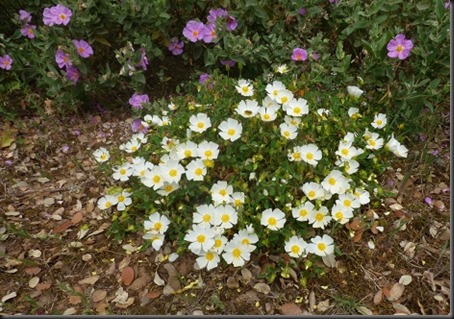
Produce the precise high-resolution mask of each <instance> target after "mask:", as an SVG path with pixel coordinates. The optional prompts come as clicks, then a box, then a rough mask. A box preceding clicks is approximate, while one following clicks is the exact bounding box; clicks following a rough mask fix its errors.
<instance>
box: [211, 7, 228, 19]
mask: <svg viewBox="0 0 454 319" xmlns="http://www.w3.org/2000/svg"><path fill="white" fill-rule="evenodd" d="M227 15H228V13H227V11H226V10H225V9H222V8H217V9H211V10H210V13H209V15H208V17H207V20H208V21H209V22H215V21H216V20H217V18H222V17H226V16H227Z"/></svg>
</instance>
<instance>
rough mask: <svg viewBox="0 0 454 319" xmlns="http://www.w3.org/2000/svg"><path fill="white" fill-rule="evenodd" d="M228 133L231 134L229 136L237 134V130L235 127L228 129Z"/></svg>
mask: <svg viewBox="0 0 454 319" xmlns="http://www.w3.org/2000/svg"><path fill="white" fill-rule="evenodd" d="M227 135H229V136H233V135H235V130H234V129H233V128H230V129H228V131H227Z"/></svg>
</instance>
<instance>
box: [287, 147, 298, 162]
mask: <svg viewBox="0 0 454 319" xmlns="http://www.w3.org/2000/svg"><path fill="white" fill-rule="evenodd" d="M287 157H288V160H289V161H291V162H301V161H302V153H301V146H295V147H294V148H293V150H292V151H291V152H289V153H288V154H287Z"/></svg>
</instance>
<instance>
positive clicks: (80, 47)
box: [73, 40, 93, 58]
mask: <svg viewBox="0 0 454 319" xmlns="http://www.w3.org/2000/svg"><path fill="white" fill-rule="evenodd" d="M73 43H74V45H75V46H76V50H77V53H79V55H80V56H81V57H83V58H88V57H89V56H90V55H92V54H93V49H92V47H91V46H90V45H89V44H88V42H86V41H84V40H73Z"/></svg>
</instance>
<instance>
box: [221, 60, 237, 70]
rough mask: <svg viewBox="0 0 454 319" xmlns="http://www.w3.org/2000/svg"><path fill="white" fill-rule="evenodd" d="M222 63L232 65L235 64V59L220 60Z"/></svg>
mask: <svg viewBox="0 0 454 319" xmlns="http://www.w3.org/2000/svg"><path fill="white" fill-rule="evenodd" d="M219 62H221V64H222V65H225V66H228V67H230V68H231V67H233V66H234V65H235V64H236V61H233V60H220V61H219Z"/></svg>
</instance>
